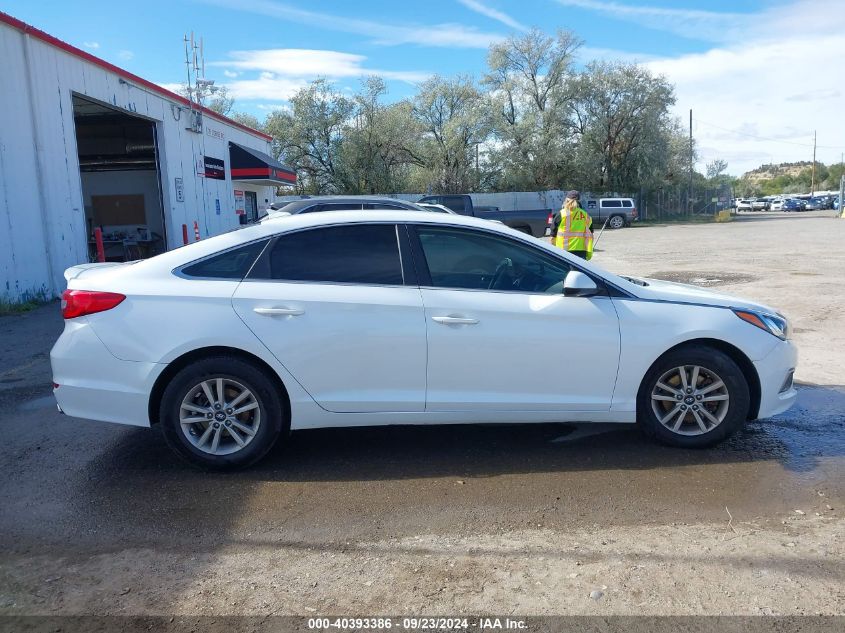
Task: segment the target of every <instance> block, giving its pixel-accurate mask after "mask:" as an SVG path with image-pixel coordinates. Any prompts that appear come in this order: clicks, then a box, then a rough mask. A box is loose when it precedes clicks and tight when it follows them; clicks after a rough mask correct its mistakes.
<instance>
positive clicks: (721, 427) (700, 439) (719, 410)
mask: <svg viewBox="0 0 845 633" xmlns="http://www.w3.org/2000/svg"><path fill="white" fill-rule="evenodd" d="M681 367H684V369H685V378H686V380H687V384H688V387H687V388H692V378H693V376H694V375H695V369H694V368H695V367H698V372H697V379H696V384H697V385H698V388H697V390H694V391H692V393H689V392H688V391H687V390H686V389H684V385H683V379H682V378H681V373H680V368H681ZM659 382H660V383H662V384H663V385H665V386H666V387H669V388H670V390H671V391H670V390H666V389H663V388H660V387H658V383H659ZM718 382H721V383H722V386H721V387H719V386H718V384H717V383H718ZM714 385H716V387H714ZM697 392H701V393H697ZM679 393H680V394H683V395H682V399H681V400H680V401H678V400H677V397H678V394H679ZM724 396H727V398H726V399H725V398H724ZM750 404H751V396H750V392H749V388H748V383H747V381H746V380H745V376H744V375H743V373H742V370H741V369H740V368H739V366H738V365H737V364H736V363H735V362H734V361H733V360H732V359H731V358H730V357H729V356H728V355H727V354H725V353H723V352H721V351H719V350H716V349H713V348H710V347H699V346H692V345H690V346H685V347H679V348H677V349H675V350H672V351H670V352H667V353H666V354H664V355H663V356H662V357H661V358H659V359H658V360H657V361H656V362H655V363H654V365H652V366H651V368H650V369H649V371H648V373H646V376H645V378H644V379H643V382H642V385H641V387H640V391H639V394H638V397H637V422H638V424H639V425H640V428H641V429H642V431H643V433H645V434H646V435H647V436H649V437H651V438H653V439H656V440H657V441H659V442H661V443H663V444H667V445H669V446H677V447H681V448H705V447H708V446H713V445H714V444H717V443H719V442H721V441H722V440H724V439H726V438H728V437H730V436H731V435H733V434H734V433H735V432H736V431H738V430H739V429H740V428H742V426H743V425H744V424H745V420H746V418H747V417H748V411H749V407H750ZM695 407H697V409H696V408H695ZM673 410H675V411H676V414H672V413H671V412H672V411H673ZM658 412H659V413H660V417H658ZM705 412H706V413H707V415H705ZM670 415H671V417H668V416H670ZM682 415H683V417H681V416H682ZM667 417H668V419H666V418H667ZM661 418H664V422H661ZM679 420H680V426H678V422H679ZM699 420H701V422H700V421H699ZM714 421H715V422H716V423H715V424H714ZM702 423H703V427H702ZM675 429H677V430H675Z"/></svg>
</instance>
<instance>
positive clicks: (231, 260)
mask: <svg viewBox="0 0 845 633" xmlns="http://www.w3.org/2000/svg"><path fill="white" fill-rule="evenodd" d="M268 241H269V240H260V241H258V242H252V243H251V244H246V245H245V246H239V247H238V248H233V249H231V250H228V251H224V252H222V253H219V254H217V255H212V256H211V257H207V258H205V259H203V260H200V261H198V262H196V263H194V264H189V265H187V266H185V267H184V268H182V270H181V273H182V274H183V275H185V276H187V277H202V278H206V279H237V280H241V279H243V278H244V277H246V274H247V273H248V272H249V269H250V268H251V267H252V264H253V263H254V262H255V259H256V258H257V257H258V255H259V254H260V253H261V251H262V250H263V249H264V246H266V244H267V242H268Z"/></svg>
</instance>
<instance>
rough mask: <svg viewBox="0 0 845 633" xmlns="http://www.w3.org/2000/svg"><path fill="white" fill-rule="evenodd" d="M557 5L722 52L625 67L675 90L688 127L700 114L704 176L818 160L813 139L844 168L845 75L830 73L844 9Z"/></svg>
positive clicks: (806, 1)
mask: <svg viewBox="0 0 845 633" xmlns="http://www.w3.org/2000/svg"><path fill="white" fill-rule="evenodd" d="M557 2H558V3H560V4H562V5H565V6H568V7H574V8H579V9H586V10H590V11H593V12H596V13H599V14H601V15H603V16H607V17H608V18H613V19H620V20H626V21H630V22H633V23H636V24H639V25H641V26H646V27H649V28H652V29H657V30H661V31H666V32H670V33H674V34H676V35H682V36H686V37H688V38H694V39H699V40H705V41H711V42H714V43H716V46H714V47H713V48H711V49H710V50H707V51H705V52H701V53H693V54H687V55H680V56H678V57H674V58H661V59H649V58H648V57H647V56H639V55H637V54H630V55H629V56H627V57H624V56H623V57H622V59H626V60H627V61H639V62H642V63H643V65H645V66H646V67H648V68H650V69H651V70H653V71H654V72H656V73H660V74H663V75H665V76H666V77H667V79H669V81H671V82H672V83H673V84H674V85H675V93H676V95H677V103H676V105H675V110H674V112H675V114H676V115H677V116H678V117H680V118H681V119H682V121H684V122H686V121H687V119H688V117H689V110H690V109H692V110H693V134H694V136H695V138H696V142H697V145H698V149H699V154H700V157H699V165H698V167H699V169H703V168H704V165H705V164H706V163H707V162H709V161H711V160H713V159H714V158H722V159H725V160H727V161H728V163H729V166H728V171H729V172H730V173H733V174H741V173H743V172H745V171H748V170H750V169H754V168H755V167H758V166H759V165H760V164H762V163H768V162H784V161H795V160H811V159H812V156H813V154H812V152H813V148H812V144H813V131H814V130H817V131H818V151H817V154H816V156H817V159H818V160H820V161H823V162H826V163H831V162H838V161H839V160H840V152H842V151H845V147H843V146H845V126H843V123H842V112H843V110H845V104H843V98H842V95H843V90H842V88H841V83H842V79H843V72H842V71H841V70H839V68H840V65H839V64H838V62H831V64H826V63H824V60H839V59H841V57H842V51H845V11H842V10H841V9H842V1H841V0H793V1H791V2H786V3H782V4H778V5H774V6H770V8H767V9H766V10H763V11H760V12H758V13H754V14H751V13H747V14H736V13H720V12H715V11H701V10H688V9H675V8H664V7H653V6H644V5H636V6H635V5H629V4H625V3H622V2H616V1H605V0H557ZM808 34H812V35H811V36H808ZM596 51H598V54H597V53H596ZM590 54H592V56H594V57H598V58H611V59H612V58H617V59H618V58H620V57H619V55H617V54H615V52H614V51H604V50H602V49H589V48H586V49H584V50H583V51H582V55H584V56H586V57H589V56H590ZM638 57H639V59H637V58H638Z"/></svg>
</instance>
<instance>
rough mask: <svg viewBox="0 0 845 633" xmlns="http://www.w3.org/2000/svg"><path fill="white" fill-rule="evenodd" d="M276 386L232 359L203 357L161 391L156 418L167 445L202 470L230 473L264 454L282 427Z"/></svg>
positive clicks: (281, 411) (281, 415)
mask: <svg viewBox="0 0 845 633" xmlns="http://www.w3.org/2000/svg"><path fill="white" fill-rule="evenodd" d="M283 411H284V409H283V407H282V404H281V400H280V397H279V393H278V388H277V386H276V385H275V384H274V383H273V381H272V380H270V378H269V377H268V376H267V375H266V374H265V373H264V372H263V371H261V370H260V369H259V368H258V367H256V366H255V365H253V364H251V363H249V362H247V361H245V360H242V359H240V358H237V357H229V356H218V357H212V358H205V359H202V360H199V361H197V362H194V363H192V364H191V365H188V366H187V367H185V368H183V369H182V370H180V371H179V372H178V373H177V374H176V375H175V376H174V377H173V378H172V379H171V381H170V383H169V384H168V385H167V387H166V388H165V390H164V394H163V396H162V399H161V406H160V411H159V419H160V420H161V423H162V428H163V431H164V437H165V440H166V441H167V443H168V445H169V446H170V447H171V448H172V449H173V450H175V451H176V452H177V453H178V454H179V455H180V456H181V457H183V458H184V459H186V460H187V461H188V462H190V463H191V464H193V465H195V466H199V467H201V468H211V469H220V470H223V469H233V468H242V467H245V466H249V465H250V464H253V463H255V462H256V461H258V460H259V459H261V458H262V457H264V455H265V454H266V453H267V451H269V450H270V449H271V448H272V447H273V444H275V442H276V439H277V438H278V437H279V433H280V432H281V429H282V426H283Z"/></svg>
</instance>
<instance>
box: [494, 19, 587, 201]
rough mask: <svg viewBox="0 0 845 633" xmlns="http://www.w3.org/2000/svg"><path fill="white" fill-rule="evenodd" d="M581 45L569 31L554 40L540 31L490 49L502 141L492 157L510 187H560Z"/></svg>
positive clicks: (568, 145) (497, 126)
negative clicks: (568, 113)
mask: <svg viewBox="0 0 845 633" xmlns="http://www.w3.org/2000/svg"><path fill="white" fill-rule="evenodd" d="M580 45H581V42H580V40H578V38H577V37H575V35H574V34H573V33H571V32H570V31H564V30H560V31H558V32H557V35H556V37H549V36H547V35H545V34H544V33H543V32H542V31H540V30H539V29H536V28H535V29H532V30H531V31H530V32H528V33H526V34H525V35H522V36H520V37H510V38H508V39H507V40H506V41H504V42H502V43H499V44H494V45H493V46H491V47H490V51H489V53H488V55H487V66H488V68H489V72H488V73H487V74H486V75H485V77H484V85H485V86H486V87H487V88H488V89H489V90H490V92H491V99H492V103H493V121H492V123H493V128H494V131H495V134H496V138H497V139H498V140H499V141H500V143H499V145H498V147H497V151H496V152H495V153H494V154H493V155H494V157H495V159H496V162H497V163H498V164H499V166H500V168H501V169H502V170H503V172H504V178H503V179H504V181H505V183H506V186H507V187H509V188H515V189H543V188H545V189H550V188H555V187H559V186H560V185H561V179H562V176H563V165H564V163H565V161H566V158H567V155H568V152H569V150H570V149H571V143H570V142H569V141H568V138H569V136H570V125H569V122H568V120H567V117H566V106H567V103H568V102H569V101H570V99H571V98H572V91H571V90H570V89H569V88H568V86H567V81H568V79H569V78H570V77H571V74H572V70H571V69H572V62H573V59H574V55H575V52H576V51H577V49H578V47H579V46H580Z"/></svg>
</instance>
